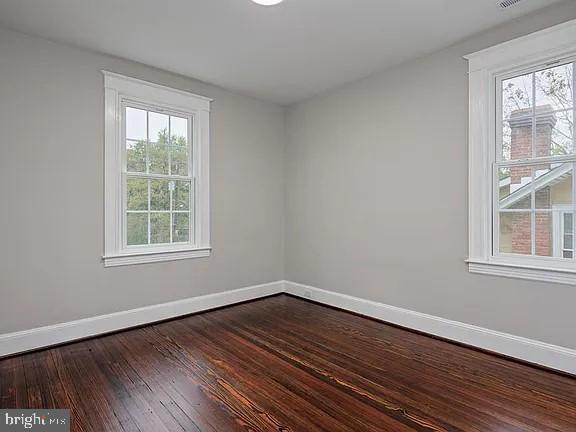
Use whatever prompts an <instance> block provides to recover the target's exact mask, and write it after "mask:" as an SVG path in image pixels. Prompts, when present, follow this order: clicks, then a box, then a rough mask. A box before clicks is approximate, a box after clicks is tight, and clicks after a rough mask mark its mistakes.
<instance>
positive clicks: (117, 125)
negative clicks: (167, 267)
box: [104, 72, 210, 266]
mask: <svg viewBox="0 0 576 432" xmlns="http://www.w3.org/2000/svg"><path fill="white" fill-rule="evenodd" d="M104 79H105V91H106V93H105V105H106V113H105V122H106V125H105V126H106V127H105V129H106V137H105V140H106V147H105V152H106V157H105V159H106V161H105V164H106V170H105V171H106V191H105V219H106V220H105V229H106V233H105V254H104V264H105V265H106V266H117V265H127V264H138V263H148V262H157V261H167V260H175V259H184V258H195V257H205V256H208V255H209V254H210V242H209V208H208V205H209V204H208V168H209V167H208V149H209V144H208V139H209V130H208V128H209V117H208V116H209V107H210V101H209V100H208V99H206V98H204V97H201V96H196V95H193V94H190V93H186V92H183V91H180V90H174V89H170V88H167V87H162V86H159V85H156V84H152V83H147V82H144V81H140V80H135V79H132V78H128V77H124V76H121V75H117V74H112V73H109V72H105V73H104Z"/></svg>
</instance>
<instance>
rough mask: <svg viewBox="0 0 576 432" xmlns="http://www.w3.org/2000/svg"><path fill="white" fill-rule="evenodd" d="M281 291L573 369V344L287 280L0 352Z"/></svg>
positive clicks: (22, 335)
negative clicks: (528, 335)
mask: <svg viewBox="0 0 576 432" xmlns="http://www.w3.org/2000/svg"><path fill="white" fill-rule="evenodd" d="M282 292H285V293H288V294H292V295H295V296H298V297H302V298H308V299H310V300H313V301H316V302H318V303H322V304H325V305H329V306H335V307H338V308H341V309H344V310H348V311H351V312H356V313H359V314H362V315H365V316H369V317H372V318H377V319H379V320H382V321H386V322H390V323H393V324H397V325H400V326H403V327H406V328H409V329H413V330H418V331H421V332H424V333H428V334H431V335H435V336H439V337H442V338H445V339H449V340H453V341H456V342H461V343H464V344H466V345H471V346H474V347H478V348H482V349H486V350H489V351H493V352H497V353H500V354H504V355H506V356H510V357H514V358H517V359H520V360H525V361H528V362H530V363H534V364H538V365H542V366H546V367H549V368H552V369H557V370H560V371H564V372H568V373H571V374H575V375H576V350H573V349H569V348H564V347H561V346H557V345H551V344H547V343H544V342H539V341H535V340H532V339H527V338H523V337H519V336H514V335H510V334H506V333H502V332H498V331H495V330H489V329H486V328H482V327H477V326H473V325H470V324H465V323H461V322H458V321H451V320H448V319H445V318H440V317H436V316H433V315H427V314H423V313H420V312H414V311H411V310H407V309H402V308H398V307H395V306H389V305H386V304H383V303H378V302H374V301H370V300H364V299H361V298H358V297H352V296H349V295H345V294H339V293H336V292H333V291H326V290H323V289H320V288H315V287H312V286H307V285H302V284H298V283H295V282H290V281H277V282H271V283H267V284H263V285H255V286H251V287H247V288H241V289H237V290H231V291H224V292H221V293H217V294H209V295H204V296H200V297H193V298H188V299H184V300H178V301H174V302H170V303H163V304H159V305H152V306H146V307H142V308H138V309H132V310H128V311H123V312H116V313H112V314H108V315H101V316H96V317H92V318H85V319H81V320H77V321H70V322H66V323H62V324H56V325H51V326H46V327H39V328H35V329H30V330H24V331H19V332H15V333H8V334H3V335H0V357H4V356H7V355H11V354H17V353H22V352H26V351H30V350H35V349H39V348H43V347H48V346H52V345H58V344H61V343H65V342H71V341H74V340H78V339H84V338H87V337H91V336H96V335H101V334H106V333H110V332H114V331H118V330H123V329H127V328H131V327H136V326H141V325H144V324H149V323H154V322H157V321H162V320H165V319H170V318H176V317H179V316H183V315H188V314H192V313H196V312H202V311H206V310H210V309H214V308H218V307H222V306H228V305H233V304H235V303H240V302H243V301H247V300H255V299H258V298H261V297H266V296H270V295H274V294H280V293H282Z"/></svg>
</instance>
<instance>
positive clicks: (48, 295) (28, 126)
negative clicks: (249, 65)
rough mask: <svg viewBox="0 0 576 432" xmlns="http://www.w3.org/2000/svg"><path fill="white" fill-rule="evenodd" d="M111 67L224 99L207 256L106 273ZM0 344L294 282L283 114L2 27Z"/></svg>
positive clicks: (215, 146) (216, 128) (214, 148)
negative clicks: (286, 266)
mask: <svg viewBox="0 0 576 432" xmlns="http://www.w3.org/2000/svg"><path fill="white" fill-rule="evenodd" d="M102 69H105V70H108V71H112V72H117V73H120V74H124V75H127V76H131V77H135V78H139V79H143V80H147V81H152V82H155V83H158V84H163V85H166V86H170V87H174V88H177V89H182V90H187V91H191V92H193V93H197V94H200V95H203V96H208V97H211V98H214V102H213V104H212V114H211V200H212V203H211V204H212V205H211V224H212V246H213V252H212V256H211V257H209V258H202V259H192V260H183V261H174V262H166V263H155V264H145V265H135V266H126V267H117V268H104V266H103V264H102V261H101V256H102V253H103V208H104V206H103V200H104V195H103V193H104V192H103V184H104V178H103V173H104V166H103V161H104V89H103V85H104V81H103V75H102V73H101V70H102ZM0 78H1V79H0V101H1V103H0V131H1V132H0V133H1V135H0V139H1V141H2V143H1V145H0V197H2V211H1V212H0V242H1V246H0V334H2V333H8V332H13V331H19V330H25V329H30V328H34V327H39V326H45V325H51V324H56V323H62V322H67V321H71V320H76V319H81V318H86V317H93V316H98V315H102V314H109V313H113V312H117V311H125V310H129V309H134V308H138V307H142V306H147V305H154V304H158V303H164V302H169V301H174V300H180V299H184V298H190V297H196V296H200V295H204V294H210V293H216V292H221V291H226V290H231V289H236V288H242V287H246V286H252V285H256V284H261V283H266V282H271V281H277V280H281V279H282V278H283V251H284V248H283V227H284V225H283V209H284V200H283V184H284V181H283V151H284V109H283V108H282V107H280V106H277V105H274V104H269V103H264V102H261V101H257V100H254V99H251V98H248V97H243V96H239V95H237V94H234V93H231V92H229V91H226V90H223V89H221V88H218V87H215V86H211V85H208V84H204V83H201V82H199V81H195V80H192V79H188V78H184V77H181V76H177V75H174V74H171V73H168V72H164V71H160V70H158V69H154V68H151V67H147V66H143V65H141V64H137V63H134V62H130V61H125V60H121V59H118V58H114V57H110V56H105V55H100V54H97V53H92V52H88V51H84V50H80V49H76V48H73V47H69V46H65V45H61V44H57V43H53V42H50V41H47V40H43V39H39V38H35V37H30V36H26V35H24V34H21V33H17V32H12V31H8V30H0Z"/></svg>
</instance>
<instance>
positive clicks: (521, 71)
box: [491, 56, 576, 262]
mask: <svg viewBox="0 0 576 432" xmlns="http://www.w3.org/2000/svg"><path fill="white" fill-rule="evenodd" d="M570 63H571V64H572V107H571V108H566V109H557V110H552V111H546V113H547V114H549V113H557V112H565V111H569V110H571V111H572V113H573V119H574V122H573V125H572V127H573V130H572V149H573V152H574V153H572V154H569V155H549V156H544V157H537V156H536V142H537V141H536V139H537V127H536V119H537V105H536V78H535V76H536V72H539V71H544V70H547V69H550V68H554V67H557V66H561V65H566V64H570ZM527 74H531V79H532V94H531V98H532V99H531V105H532V107H531V108H532V109H531V114H530V115H529V116H526V118H530V119H531V124H532V131H531V132H532V137H531V147H532V148H531V150H532V155H531V157H527V158H522V159H516V160H512V159H510V160H504V159H503V129H504V128H503V125H504V124H505V122H506V120H504V118H503V106H502V99H503V97H502V96H503V86H502V83H503V81H505V80H508V79H511V78H515V77H518V76H522V75H527ZM495 90H496V95H495V96H496V97H495V100H494V103H495V110H494V112H495V116H494V118H493V119H494V123H495V124H494V126H495V138H496V140H495V144H496V145H495V146H494V147H493V148H492V152H491V159H492V161H493V162H492V163H491V166H492V186H491V190H492V193H491V194H492V206H491V214H492V225H491V231H492V245H491V256H492V257H495V258H503V259H510V258H512V259H518V260H522V259H530V260H543V261H546V260H548V261H557V262H573V261H574V260H576V256H575V254H574V253H573V254H572V255H573V256H572V258H563V256H562V255H561V256H552V257H548V256H538V255H536V214H537V213H546V212H550V213H551V214H552V215H553V214H554V213H553V212H554V210H553V209H537V208H535V192H536V186H535V178H534V173H533V172H532V180H531V182H530V188H531V191H530V201H531V205H530V208H527V209H506V210H504V209H501V208H500V201H501V200H500V178H499V171H500V169H501V168H512V167H522V166H536V165H539V164H554V163H573V167H572V206H571V207H570V210H571V211H572V213H573V214H576V130H575V128H576V56H570V57H564V58H559V59H557V60H554V61H549V62H547V63H544V64H542V63H541V64H537V65H533V66H532V67H530V68H517V69H515V70H512V71H508V72H506V73H505V74H500V75H496V76H495ZM513 212H522V213H527V214H530V220H531V229H530V242H531V253H530V254H529V255H528V254H511V253H504V252H501V251H500V249H501V248H500V235H501V233H500V214H501V213H513ZM552 220H553V223H556V218H554V217H553V218H552ZM562 231H563V219H562ZM572 236H573V239H576V224H573V226H572ZM556 240H557V238H556V235H554V236H553V242H554V241H556ZM559 240H560V242H561V245H563V241H564V240H563V236H562V238H561V239H559ZM552 255H556V253H555V252H553V254H552Z"/></svg>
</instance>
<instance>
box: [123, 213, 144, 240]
mask: <svg viewBox="0 0 576 432" xmlns="http://www.w3.org/2000/svg"><path fill="white" fill-rule="evenodd" d="M126 225H127V231H128V232H127V240H128V245H130V246H134V245H145V244H148V214H146V213H144V214H142V213H128V214H127V223H126Z"/></svg>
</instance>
